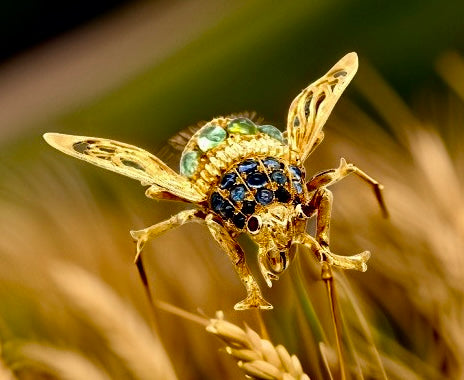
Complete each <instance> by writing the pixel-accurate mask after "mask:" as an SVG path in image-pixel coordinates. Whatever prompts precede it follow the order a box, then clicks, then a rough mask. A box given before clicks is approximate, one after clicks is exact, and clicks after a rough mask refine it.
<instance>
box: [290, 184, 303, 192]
mask: <svg viewBox="0 0 464 380" xmlns="http://www.w3.org/2000/svg"><path fill="white" fill-rule="evenodd" d="M292 185H293V187H294V188H295V190H296V192H297V193H298V194H301V193H302V192H303V187H302V186H301V183H300V182H299V181H292Z"/></svg>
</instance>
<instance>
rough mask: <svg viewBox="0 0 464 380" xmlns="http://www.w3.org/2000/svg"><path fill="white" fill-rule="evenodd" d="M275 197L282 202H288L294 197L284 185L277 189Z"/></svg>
mask: <svg viewBox="0 0 464 380" xmlns="http://www.w3.org/2000/svg"><path fill="white" fill-rule="evenodd" d="M275 197H276V199H277V200H278V201H279V202H281V203H288V202H289V201H290V199H291V198H292V195H291V194H290V193H289V192H288V190H287V189H285V188H283V187H279V188H278V189H277V190H276V191H275Z"/></svg>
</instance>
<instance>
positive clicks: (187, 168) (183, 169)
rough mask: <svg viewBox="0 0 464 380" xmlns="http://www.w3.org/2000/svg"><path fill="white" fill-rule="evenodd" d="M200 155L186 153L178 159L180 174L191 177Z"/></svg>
mask: <svg viewBox="0 0 464 380" xmlns="http://www.w3.org/2000/svg"><path fill="white" fill-rule="evenodd" d="M199 159H200V153H199V152H196V151H192V152H187V153H184V154H183V155H182V158H181V159H180V174H182V175H185V176H186V177H191V176H192V175H193V173H195V170H197V167H198V161H199Z"/></svg>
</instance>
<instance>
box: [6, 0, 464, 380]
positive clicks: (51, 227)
mask: <svg viewBox="0 0 464 380" xmlns="http://www.w3.org/2000/svg"><path fill="white" fill-rule="evenodd" d="M27 4H29V3H28V2H24V4H22V3H21V2H17V4H16V8H14V7H12V6H11V7H5V8H6V9H5V11H3V12H0V13H1V14H2V16H1V17H2V18H4V20H3V21H5V22H3V28H4V29H3V36H4V37H2V38H3V39H4V41H7V42H8V43H9V45H8V48H7V44H5V45H4V46H5V51H4V52H2V55H1V57H2V62H1V66H0V144H1V145H2V150H1V153H0V167H1V173H2V176H1V184H0V192H1V198H0V204H1V213H0V231H1V236H2V237H3V238H2V240H1V242H0V260H1V263H2V264H1V266H0V353H1V361H0V363H1V365H0V378H1V379H14V378H20V379H36V378H37V379H83V378H85V379H174V378H179V379H219V378H227V379H235V378H242V377H243V373H242V372H241V371H240V369H239V368H238V367H237V365H236V363H235V361H234V360H232V359H231V358H229V357H227V355H226V353H225V352H224V351H221V350H220V349H221V348H222V347H223V344H222V343H221V342H220V341H219V340H217V339H216V338H215V337H213V336H211V335H209V334H207V333H206V332H205V331H204V328H203V327H202V326H200V325H198V324H195V323H193V322H192V321H190V320H186V319H185V318H181V317H179V316H176V315H172V314H171V313H169V312H166V311H165V310H162V309H159V310H158V309H157V310H156V311H155V313H153V312H152V311H151V310H150V307H149V304H148V301H147V299H146V295H145V293H144V290H143V287H142V286H141V283H140V280H139V278H138V274H137V270H136V268H135V266H134V265H133V255H134V253H135V246H134V244H133V243H132V240H131V238H130V235H129V233H128V231H129V230H130V229H140V228H143V227H146V226H148V225H151V224H153V223H156V222H158V221H161V220H163V219H164V218H167V217H169V216H170V215H171V214H174V213H175V212H176V211H178V210H181V209H182V208H184V207H185V206H184V205H180V204H176V203H172V202H154V201H152V200H149V199H147V198H145V197H144V193H143V191H144V189H143V188H142V187H140V185H139V184H138V183H137V182H135V181H131V180H130V179H127V178H124V177H121V176H118V175H115V174H112V173H109V172H105V171H103V170H100V169H98V168H95V167H92V166H90V165H87V164H85V163H83V162H79V161H77V160H73V159H71V158H69V157H66V156H64V155H62V154H60V153H58V152H56V151H54V150H53V149H51V148H50V147H49V146H48V145H46V144H45V142H44V141H43V139H42V134H43V133H44V132H48V131H54V132H63V133H71V134H77V135H89V136H100V137H107V138H111V139H115V140H120V141H124V142H127V143H130V144H134V145H137V146H140V147H142V148H145V149H147V150H149V151H151V152H153V153H154V154H160V155H162V156H161V157H162V158H163V159H165V160H167V161H168V163H169V164H170V165H172V167H173V168H175V169H176V170H177V168H178V157H175V156H172V155H167V154H166V153H164V150H162V148H163V146H164V145H166V141H167V139H168V138H169V137H171V136H172V135H174V134H175V133H176V132H178V131H180V130H182V129H183V128H185V127H187V126H189V125H194V124H196V123H197V122H198V121H201V120H209V119H211V118H213V117H215V116H218V115H227V114H230V113H234V112H240V111H256V112H257V113H258V114H259V115H260V116H262V117H263V118H264V119H265V120H266V121H267V122H269V123H270V124H273V125H276V126H277V127H279V128H280V129H282V130H283V129H284V126H285V120H286V112H287V110H288V107H289V105H290V102H291V101H292V99H293V98H294V96H296V95H297V94H298V92H299V91H300V90H301V89H302V88H303V87H305V86H306V85H308V84H309V83H310V82H311V81H313V80H315V79H317V78H319V77H320V76H321V75H322V74H323V73H325V72H326V71H327V70H328V69H329V68H330V67H331V66H332V65H333V64H334V63H335V62H336V61H337V60H338V59H339V58H340V57H342V56H343V55H344V54H345V53H347V52H349V51H356V52H357V53H358V55H359V57H360V68H359V71H358V74H357V76H356V77H355V79H354V80H353V82H352V84H351V85H350V87H349V88H348V90H347V91H346V93H345V94H344V95H343V97H342V99H341V100H340V102H339V103H338V104H337V106H336V107H335V111H334V113H333V114H332V116H331V117H330V119H329V121H328V123H327V125H326V127H325V133H326V137H325V140H324V142H323V144H322V145H321V146H320V147H319V148H318V149H317V151H316V152H315V153H314V154H313V155H312V156H311V157H310V159H309V160H308V161H307V171H308V173H309V174H312V173H315V172H317V171H319V170H323V169H327V168H332V167H336V166H337V165H338V162H339V158H340V157H345V158H346V159H347V160H348V161H351V162H354V163H356V164H357V165H358V166H359V167H360V168H362V169H363V170H365V171H366V172H368V173H369V174H371V175H372V176H373V177H375V178H376V179H379V180H380V181H381V182H382V183H383V184H384V185H385V188H386V190H385V194H386V201H387V204H388V207H389V210H390V213H391V217H390V219H389V220H384V219H382V218H381V216H380V212H379V210H378V207H377V205H376V203H375V199H374V197H373V196H372V194H371V192H370V190H369V188H367V187H366V186H364V185H363V184H362V183H361V182H360V181H358V180H356V179H354V178H349V179H347V180H345V181H343V182H342V183H340V184H339V185H337V186H335V187H334V188H333V191H334V196H335V203H334V214H333V228H332V234H331V236H332V248H333V251H334V252H340V253H344V254H352V253H355V252H360V251H362V250H365V249H368V250H370V251H371V252H372V258H371V260H370V261H369V269H368V271H367V272H366V273H354V272H349V273H337V274H336V286H337V290H338V296H339V302H340V309H341V312H342V314H343V343H344V347H345V348H344V351H345V355H344V360H346V363H347V368H348V370H347V371H348V374H347V376H348V378H353V379H384V378H389V379H444V378H447V379H448V378H449V379H461V378H464V360H463V358H464V343H463V342H464V297H463V293H464V256H463V255H464V197H463V195H462V194H463V185H464V184H463V180H464V178H463V173H464V155H463V152H464V151H463V149H462V146H463V145H462V144H463V141H464V140H463V128H462V125H463V122H464V103H463V102H464V59H463V56H462V54H463V53H464V24H463V22H462V20H463V16H464V3H462V2H459V1H418V0H412V1H409V2H399V1H391V2H388V3H383V4H381V3H379V2H367V1H364V2H363V1H347V2H342V1H333V0H329V1H313V2H308V1H292V2H274V3H270V2H266V1H263V0H250V1H225V0H219V1H212V0H195V1H151V2H150V1H146V2H125V3H124V2H122V1H121V2H114V3H111V2H108V3H105V4H103V5H101V9H100V8H99V9H98V12H97V11H95V13H94V14H93V16H92V18H91V19H90V18H87V19H86V21H85V22H83V20H81V21H80V23H79V22H77V21H76V20H74V21H73V22H72V23H71V21H69V20H68V22H69V25H68V27H67V28H64V29H67V31H66V32H65V33H62V34H55V35H53V36H51V35H48V36H44V37H43V38H42V39H41V40H40V41H33V42H34V44H33V46H29V47H28V48H27V49H26V48H23V50H21V51H20V52H18V51H17V50H18V49H19V48H18V49H17V50H14V49H13V48H12V47H11V46H13V42H12V41H14V37H15V35H14V33H13V32H15V31H17V30H20V27H19V26H21V25H24V29H26V30H29V33H30V34H34V33H35V32H34V29H33V28H32V27H31V28H30V29H28V28H27V25H35V24H33V23H32V21H33V20H34V19H36V18H37V17H36V18H34V17H33V16H34V12H37V13H36V16H37V15H41V13H40V12H38V11H37V10H35V9H34V8H31V7H30V4H29V7H28V6H27ZM85 4H87V3H85ZM21 6H23V8H21ZM87 6H90V5H87ZM99 6H100V5H99ZM95 7H97V5H95ZM28 12H29V13H28ZM59 15H60V13H59V12H57V13H56V16H55V17H59ZM26 16H27V17H26ZM43 21H44V22H51V21H52V19H50V20H48V19H43ZM55 21H56V20H55ZM61 22H62V23H64V22H65V20H64V19H63V20H61ZM31 23H32V24H31ZM18 25H19V26H18ZM36 27H37V28H39V29H40V23H39V24H38V26H36ZM71 27H72V28H71ZM7 28H10V29H7ZM8 31H9V32H8ZM45 37H47V38H45ZM13 47H14V46H13ZM8 49H9V50H8ZM13 53H14V54H13ZM242 243H243V245H244V247H246V249H247V251H248V253H249V259H248V260H249V262H250V265H251V266H252V270H254V272H255V273H257V272H256V269H257V267H256V265H255V259H254V252H253V249H254V248H253V246H252V245H250V244H249V242H248V241H247V240H246V239H243V241H242ZM145 257H146V259H145V262H146V264H147V271H148V276H149V281H150V285H151V288H152V291H153V294H154V297H155V299H156V300H157V301H163V302H166V303H169V304H172V305H175V306H177V307H179V308H181V309H183V310H186V311H189V312H192V313H198V312H199V313H200V314H204V315H205V316H206V317H208V318H209V317H214V315H215V312H216V311H217V310H223V311H224V313H225V317H226V319H227V320H229V321H232V322H234V323H236V324H237V325H239V326H241V327H243V323H244V322H245V323H247V324H248V325H250V326H251V327H253V328H254V329H256V330H257V331H259V329H260V327H259V323H258V319H257V317H256V313H253V312H236V311H234V310H233V305H234V304H235V303H236V302H237V301H239V300H240V299H242V298H243V296H244V292H243V289H242V286H241V284H240V282H239V280H238V278H237V277H236V275H235V273H234V271H233V268H232V266H231V264H230V262H229V259H228V258H227V257H226V255H224V253H223V252H221V251H220V249H219V247H217V246H216V243H215V242H214V241H213V240H212V238H211V237H210V236H209V235H208V233H207V231H206V229H205V228H203V226H197V225H187V226H184V227H181V228H179V229H177V230H173V231H171V232H168V233H166V234H165V235H163V236H162V237H160V238H158V239H156V240H155V241H154V242H153V243H152V244H150V246H149V247H148V248H147V250H146V252H145ZM257 277H259V276H257ZM261 284H262V287H263V288H264V287H265V286H264V285H265V284H264V282H261ZM264 292H265V296H266V298H268V299H269V300H270V301H271V302H272V303H273V305H274V307H275V309H274V310H273V311H272V312H264V313H262V318H263V319H264V323H265V325H266V327H267V330H268V332H269V335H270V339H271V340H272V342H273V343H275V344H283V345H284V346H285V347H286V348H287V350H288V351H289V352H290V353H292V354H296V355H297V356H298V358H299V359H300V361H301V363H302V366H303V369H304V371H305V372H306V373H307V374H308V375H309V377H310V378H311V379H328V378H330V374H329V372H332V374H333V376H334V378H340V376H341V375H340V373H338V372H337V371H338V369H337V368H338V366H337V360H338V359H337V355H336V351H335V343H334V336H333V332H332V325H331V319H330V312H329V307H328V301H327V296H326V293H325V289H324V287H323V285H322V284H321V281H320V265H319V264H318V263H317V262H316V260H314V258H312V257H307V256H305V255H304V253H303V252H300V254H299V260H298V262H295V263H294V264H293V266H292V267H291V268H290V269H289V270H288V272H287V273H286V274H285V275H284V276H283V277H282V279H281V280H280V281H279V282H277V283H275V284H274V286H273V288H272V289H264ZM327 368H329V369H327Z"/></svg>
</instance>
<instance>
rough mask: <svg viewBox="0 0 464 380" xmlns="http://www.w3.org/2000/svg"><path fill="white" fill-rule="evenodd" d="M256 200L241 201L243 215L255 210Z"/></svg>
mask: <svg viewBox="0 0 464 380" xmlns="http://www.w3.org/2000/svg"><path fill="white" fill-rule="evenodd" d="M255 208H256V202H255V201H243V204H242V212H243V213H244V214H245V215H251V214H253V213H254V212H255Z"/></svg>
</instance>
